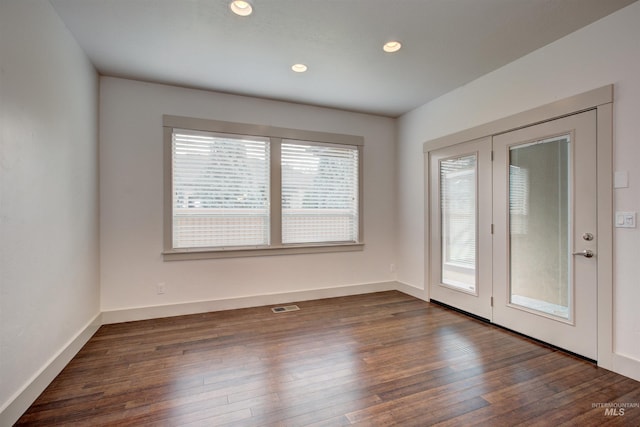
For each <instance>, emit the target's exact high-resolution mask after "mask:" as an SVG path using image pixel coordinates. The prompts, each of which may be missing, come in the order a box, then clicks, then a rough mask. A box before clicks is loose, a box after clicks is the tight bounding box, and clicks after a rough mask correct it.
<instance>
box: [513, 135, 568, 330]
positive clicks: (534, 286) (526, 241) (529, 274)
mask: <svg viewBox="0 0 640 427" xmlns="http://www.w3.org/2000/svg"><path fill="white" fill-rule="evenodd" d="M569 144H570V137H569V135H564V136H561V137H555V138H550V139H545V140H542V141H536V142H534V143H529V144H524V145H518V146H514V147H511V148H510V150H509V248H510V302H511V304H515V305H519V306H523V307H526V308H528V309H530V310H535V311H540V312H543V313H545V314H547V315H552V316H557V317H560V318H563V319H568V318H569V313H570V301H571V293H570V286H569V284H570V283H571V277H570V271H571V270H570V268H571V265H570V262H571V258H570V256H569V255H570V254H569V251H570V247H571V245H570V237H571V236H570V234H571V233H570V229H569V218H570V216H569V215H570V212H569V209H570V203H569V201H570V200H571V195H570V193H569V189H570V188H571V186H570V184H571V183H570V173H569V172H570V170H571V165H570V155H569V153H570V147H569Z"/></svg>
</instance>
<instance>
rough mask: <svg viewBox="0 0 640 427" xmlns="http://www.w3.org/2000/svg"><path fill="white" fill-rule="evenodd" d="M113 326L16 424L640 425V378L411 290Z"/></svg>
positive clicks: (104, 330) (103, 329)
mask: <svg viewBox="0 0 640 427" xmlns="http://www.w3.org/2000/svg"><path fill="white" fill-rule="evenodd" d="M298 305H299V307H300V311H293V312H287V313H278V314H274V313H272V312H271V310H270V309H269V307H260V308H251V309H242V310H232V311H224V312H215V313H206V314H198V315H191V316H181V317H172V318H164V319H155V320H148V321H140V322H129V323H121V324H115V325H105V326H103V327H101V328H100V330H99V331H98V332H97V333H96V335H95V336H94V337H93V338H91V340H90V341H89V342H88V343H87V345H86V346H85V347H84V348H83V349H82V350H81V351H80V353H79V354H78V355H77V356H76V357H75V358H74V359H73V360H72V361H71V363H70V364H69V365H68V366H67V367H66V368H65V369H64V370H63V372H61V373H60V375H59V376H58V377H57V378H56V379H55V380H54V382H53V383H52V384H51V385H50V386H49V387H48V388H47V389H46V390H45V392H44V393H43V394H42V395H41V396H40V397H39V398H38V399H37V400H36V402H34V404H33V405H32V406H31V408H30V409H29V410H28V411H27V412H26V413H25V414H24V415H23V417H22V418H21V419H20V420H19V421H18V425H45V426H54V425H64V426H73V425H87V426H101V425H106V426H144V425H153V426H165V425H166V426H178V425H179V426H184V425H194V426H196V425H201V426H222V425H229V426H263V425H264V426H307V425H314V426H345V425H360V426H389V425H402V426H427V425H434V424H438V425H443V426H468V425H487V426H514V425H539V426H560V425H571V426H590V425H598V426H600V425H602V426H608V425H629V426H638V425H640V408H637V407H636V408H626V409H624V415H620V409H619V408H617V411H616V412H615V413H616V414H617V415H614V413H613V412H612V411H609V413H607V414H606V413H605V408H603V407H594V404H597V403H631V404H635V403H637V402H640V383H639V382H637V381H634V380H631V379H629V378H626V377H623V376H621V375H617V374H615V373H612V372H610V371H607V370H605V369H601V368H598V367H596V366H595V365H593V364H591V363H589V362H587V361H584V360H581V359H579V358H576V357H574V356H571V355H568V354H565V353H563V352H561V351H558V350H555V349H553V348H548V347H546V346H544V345H542V344H539V343H537V342H534V341H530V340H528V339H526V338H523V337H520V336H518V335H516V334H512V333H510V332H508V331H505V330H502V329H500V328H497V327H495V326H492V325H488V324H485V323H482V322H480V321H477V320H474V319H471V318H469V317H467V316H464V315H462V314H459V313H456V312H454V311H451V310H448V309H446V308H443V307H440V306H437V305H433V304H429V303H426V302H423V301H420V300H417V299H415V298H412V297H410V296H407V295H404V294H402V293H400V292H381V293H375V294H368V295H359V296H351V297H343V298H332V299H324V300H317V301H305V302H300V303H298Z"/></svg>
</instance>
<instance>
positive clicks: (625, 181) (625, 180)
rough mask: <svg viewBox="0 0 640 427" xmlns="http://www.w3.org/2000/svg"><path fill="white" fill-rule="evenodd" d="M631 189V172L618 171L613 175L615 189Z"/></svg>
mask: <svg viewBox="0 0 640 427" xmlns="http://www.w3.org/2000/svg"><path fill="white" fill-rule="evenodd" d="M628 187H629V172H627V171H617V172H616V173H615V174H613V188H628Z"/></svg>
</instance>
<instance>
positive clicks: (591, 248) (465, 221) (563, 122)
mask: <svg viewBox="0 0 640 427" xmlns="http://www.w3.org/2000/svg"><path fill="white" fill-rule="evenodd" d="M596 184H597V182H596V112H595V111H588V112H584V113H580V114H576V115H573V116H568V117H565V118H561V119H557V120H553V121H550V122H546V123H543V124H539V125H534V126H530V127H526V128H522V129H519V130H516V131H512V132H508V133H504V134H500V135H496V136H493V137H488V138H483V139H479V140H474V141H470V142H466V143H462V144H457V145H453V146H450V147H445V148H442V149H437V150H433V151H430V152H429V213H430V217H429V236H430V240H429V246H428V248H429V271H430V273H429V274H430V277H429V295H430V299H431V300H435V301H439V302H441V303H445V304H447V305H450V306H453V307H455V308H458V309H460V310H463V311H466V312H468V313H471V314H474V315H476V316H479V317H482V318H485V319H488V320H490V321H492V322H493V323H496V324H498V325H502V326H505V327H507V328H509V329H512V330H515V331H517V332H520V333H523V334H525V335H528V336H531V337H533V338H536V339H539V340H542V341H545V342H548V343H550V344H553V345H555V346H558V347H560V348H563V349H566V350H569V351H571V352H574V353H576V354H580V355H582V356H585V357H588V358H590V359H594V360H595V359H596V358H597V263H596V261H597V252H598V251H597V241H598V239H597V237H598V236H597V233H596V225H597V224H596V219H597V218H596V211H597V200H596V186H597V185H596Z"/></svg>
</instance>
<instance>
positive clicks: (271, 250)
mask: <svg viewBox="0 0 640 427" xmlns="http://www.w3.org/2000/svg"><path fill="white" fill-rule="evenodd" d="M162 125H163V145H164V164H163V174H164V183H163V187H164V188H163V191H164V200H163V216H164V224H163V228H164V231H163V237H164V242H163V251H162V256H163V259H164V261H178V260H196V259H217V258H238V257H251V256H270V255H292V254H308V253H326V252H351V251H362V250H363V249H364V209H363V207H364V203H363V163H364V162H363V153H362V151H363V147H364V137H362V136H356V135H346V134H337V133H329V132H317V131H308V130H301V129H290V128H281V127H274V126H266V125H255V124H246V123H237V122H226V121H220V120H210V119H199V118H191V117H182V116H173V115H163V117H162ZM174 129H182V130H194V131H204V132H215V133H222V134H232V135H244V136H256V137H266V138H269V140H270V151H271V154H270V159H271V163H270V181H269V182H270V215H269V218H270V233H271V234H270V236H271V239H270V242H271V243H270V245H269V246H268V247H246V248H244V247H243V248H232V249H224V248H180V249H176V248H173V194H172V193H173V192H172V188H173V175H172V150H171V147H172V136H173V131H174ZM283 140H298V141H305V142H309V143H316V144H331V145H340V146H352V147H355V148H356V149H357V150H358V240H357V242H327V243H324V242H323V243H297V244H283V243H282V201H281V195H282V191H281V190H282V180H281V177H282V176H281V167H280V161H281V144H282V141H283Z"/></svg>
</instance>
